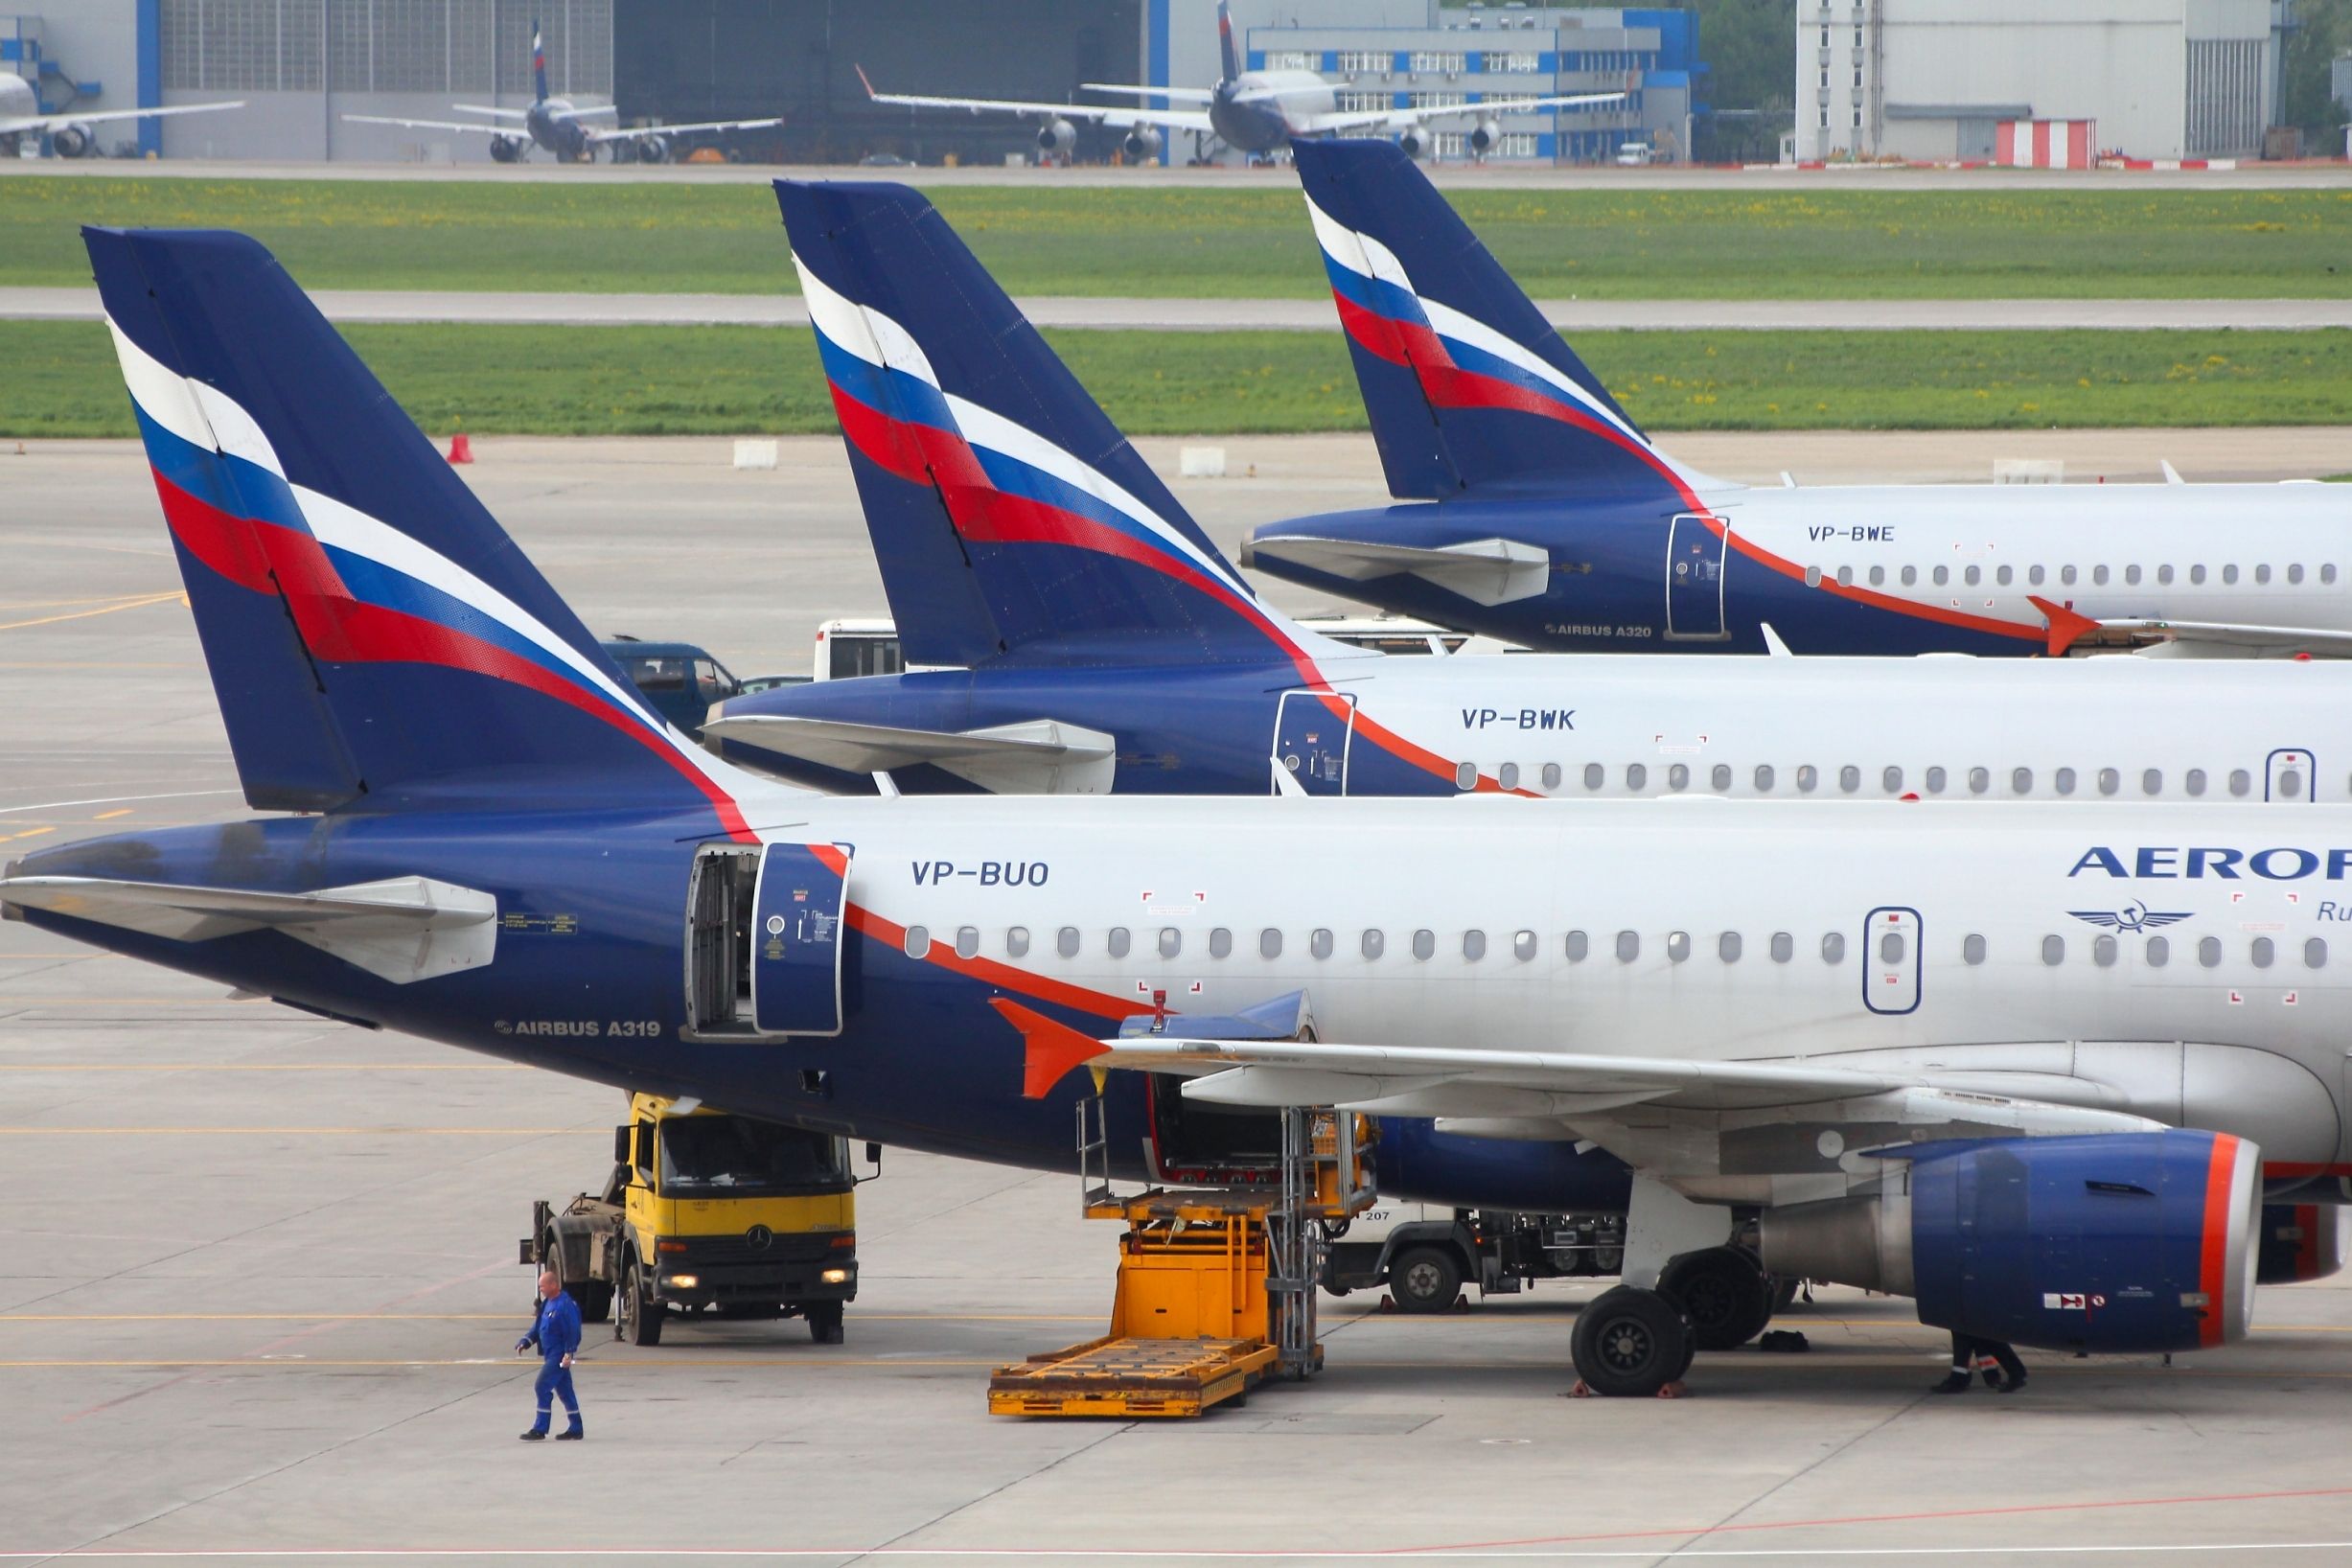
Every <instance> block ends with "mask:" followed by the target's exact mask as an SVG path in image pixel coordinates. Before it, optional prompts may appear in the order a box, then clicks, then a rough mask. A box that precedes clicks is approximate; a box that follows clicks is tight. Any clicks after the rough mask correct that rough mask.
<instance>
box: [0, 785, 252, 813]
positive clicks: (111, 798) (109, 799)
mask: <svg viewBox="0 0 2352 1568" xmlns="http://www.w3.org/2000/svg"><path fill="white" fill-rule="evenodd" d="M242 793H243V792H242V791H240V790H173V791H171V792H170V793H169V794H165V795H101V796H92V797H91V798H89V799H87V800H44V801H42V802H41V803H40V804H38V805H35V806H0V817H5V816H12V815H13V814H14V813H17V812H20V811H63V810H64V809H65V808H66V807H68V806H111V805H113V804H114V803H115V802H116V801H118V800H189V799H194V798H195V797H196V796H200V795H240V794H242Z"/></svg>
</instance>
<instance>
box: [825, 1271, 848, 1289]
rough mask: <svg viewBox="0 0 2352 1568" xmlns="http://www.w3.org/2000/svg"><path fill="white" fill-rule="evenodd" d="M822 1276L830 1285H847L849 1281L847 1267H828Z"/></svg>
mask: <svg viewBox="0 0 2352 1568" xmlns="http://www.w3.org/2000/svg"><path fill="white" fill-rule="evenodd" d="M821 1278H822V1279H823V1280H824V1281H825V1283H826V1284H829V1285H845V1284H847V1283H849V1271H848V1270H847V1269H827V1270H825V1272H824V1274H823V1275H822V1277H821Z"/></svg>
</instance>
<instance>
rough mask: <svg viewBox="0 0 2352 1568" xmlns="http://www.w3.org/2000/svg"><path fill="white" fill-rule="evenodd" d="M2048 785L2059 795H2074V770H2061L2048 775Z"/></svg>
mask: <svg viewBox="0 0 2352 1568" xmlns="http://www.w3.org/2000/svg"><path fill="white" fill-rule="evenodd" d="M2050 783H2051V785H2052V786H2053V787H2054V788H2056V789H2057V791H2058V793H2059V794H2061V795H2072V794H2073V793H2074V770H2073V769H2071V768H2061V769H2060V770H2058V772H2054V773H2052V774H2051V775H2050Z"/></svg>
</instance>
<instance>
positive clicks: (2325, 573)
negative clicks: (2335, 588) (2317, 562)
mask: <svg viewBox="0 0 2352 1568" xmlns="http://www.w3.org/2000/svg"><path fill="white" fill-rule="evenodd" d="M2319 581H2320V582H2322V583H2333V582H2334V581H2336V564H2335V563H2334V562H2332V561H2331V562H2329V563H2328V564H2327V565H2324V566H2321V567H2320V568H2319Z"/></svg>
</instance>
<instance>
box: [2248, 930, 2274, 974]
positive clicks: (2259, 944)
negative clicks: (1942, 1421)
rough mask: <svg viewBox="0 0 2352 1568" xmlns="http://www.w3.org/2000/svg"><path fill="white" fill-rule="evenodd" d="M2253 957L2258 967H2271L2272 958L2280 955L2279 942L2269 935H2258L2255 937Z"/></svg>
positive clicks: (2255, 965)
mask: <svg viewBox="0 0 2352 1568" xmlns="http://www.w3.org/2000/svg"><path fill="white" fill-rule="evenodd" d="M2252 957H2253V959H2254V967H2255V968H2256V969H2268V968H2270V967H2271V959H2273V958H2275V957H2278V944H2277V943H2275V942H2273V941H2271V939H2270V938H2269V937H2268V936H2257V937H2255V938H2254V947H2253V955H2252Z"/></svg>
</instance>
